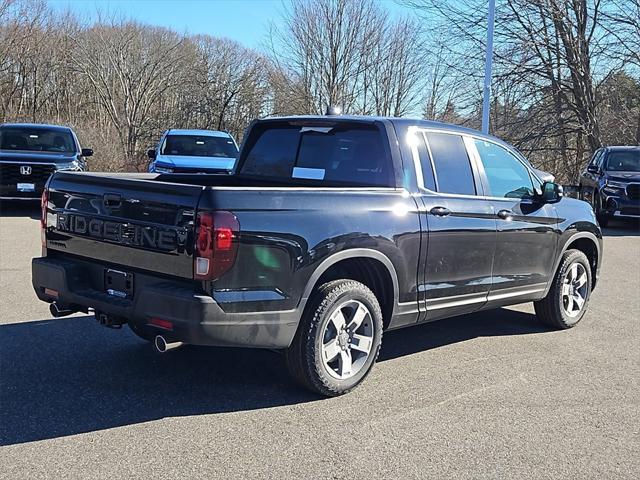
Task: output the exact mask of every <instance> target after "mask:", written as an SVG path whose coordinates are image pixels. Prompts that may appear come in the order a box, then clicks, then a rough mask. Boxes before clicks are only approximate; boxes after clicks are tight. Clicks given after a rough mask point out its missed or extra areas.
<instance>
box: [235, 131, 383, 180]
mask: <svg viewBox="0 0 640 480" xmlns="http://www.w3.org/2000/svg"><path fill="white" fill-rule="evenodd" d="M245 152H246V153H243V156H245V158H244V161H243V162H242V166H241V167H240V172H239V173H240V175H249V176H254V177H255V176H259V177H266V178H274V177H276V178H278V179H291V181H292V182H294V181H295V180H302V181H303V182H312V183H322V184H337V185H353V186H384V187H386V186H394V176H393V168H392V163H391V158H390V156H389V154H388V148H386V146H385V143H384V141H383V136H382V133H381V131H380V130H378V128H376V127H374V126H368V125H367V126H359V125H336V126H326V127H325V126H294V125H289V124H281V125H278V124H275V125H274V124H265V125H264V126H260V125H258V126H257V127H255V128H254V132H252V138H250V139H249V140H248V142H247V147H246V148H245Z"/></svg>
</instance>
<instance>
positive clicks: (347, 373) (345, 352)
mask: <svg viewBox="0 0 640 480" xmlns="http://www.w3.org/2000/svg"><path fill="white" fill-rule="evenodd" d="M373 336H374V329H373V321H372V318H371V312H370V311H369V309H368V308H367V307H366V306H365V305H364V304H363V303H362V302H359V301H357V300H349V301H347V302H345V303H343V304H341V305H340V306H338V307H337V308H336V309H335V310H334V311H333V313H332V314H331V316H330V317H329V320H328V321H327V323H326V324H325V326H324V331H323V335H322V363H323V365H324V367H325V369H326V370H327V372H328V373H329V375H331V376H332V377H334V378H337V379H340V380H344V379H347V378H350V377H353V376H354V375H356V374H357V373H358V372H359V371H360V370H361V369H362V368H363V366H364V365H365V364H366V363H367V359H368V358H369V355H370V354H371V348H372V346H373Z"/></svg>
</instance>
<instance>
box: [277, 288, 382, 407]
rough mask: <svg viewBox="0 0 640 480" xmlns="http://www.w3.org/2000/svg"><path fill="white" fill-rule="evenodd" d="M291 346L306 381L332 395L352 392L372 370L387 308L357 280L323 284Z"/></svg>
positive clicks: (294, 368) (296, 370) (295, 371)
mask: <svg viewBox="0 0 640 480" xmlns="http://www.w3.org/2000/svg"><path fill="white" fill-rule="evenodd" d="M309 302H310V304H309V305H308V308H307V309H306V310H305V313H304V315H303V316H302V319H301V321H300V326H299V328H298V331H297V332H296V336H295V338H294V340H293V342H292V344H291V346H290V347H289V349H288V350H287V353H286V360H287V366H288V368H289V371H290V372H291V375H292V376H293V378H294V379H295V380H296V381H297V382H298V383H300V384H301V385H302V386H304V387H306V388H308V389H310V390H313V391H315V392H318V393H320V394H322V395H326V396H337V395H342V394H344V393H347V392H349V391H351V390H352V389H354V388H355V387H356V386H358V385H359V384H360V383H361V382H362V381H363V380H364V379H365V377H366V376H367V375H368V374H369V372H370V371H371V368H372V367H373V364H374V363H375V361H376V358H377V357H378V352H379V350H380V345H381V343H382V312H381V311H380V305H379V303H378V300H377V298H376V297H375V295H374V294H373V292H372V291H371V290H369V288H367V287H366V286H365V285H363V284H362V283H359V282H356V281H354V280H335V281H332V282H328V283H325V284H324V285H322V286H320V288H318V289H317V290H316V292H315V294H314V295H313V297H312V298H311V299H310V300H309Z"/></svg>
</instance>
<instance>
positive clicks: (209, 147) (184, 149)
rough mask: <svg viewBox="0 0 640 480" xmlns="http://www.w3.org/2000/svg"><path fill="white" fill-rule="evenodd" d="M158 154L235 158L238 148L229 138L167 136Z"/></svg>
mask: <svg viewBox="0 0 640 480" xmlns="http://www.w3.org/2000/svg"><path fill="white" fill-rule="evenodd" d="M160 153H161V154H162V155H177V156H186V157H225V158H236V157H237V156H238V148H237V147H236V144H235V143H233V140H231V138H229V137H211V136H207V135H203V136H197V135H168V136H167V137H166V138H165V140H164V144H163V145H162V149H161V150H160Z"/></svg>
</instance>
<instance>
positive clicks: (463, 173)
mask: <svg viewBox="0 0 640 480" xmlns="http://www.w3.org/2000/svg"><path fill="white" fill-rule="evenodd" d="M427 140H428V141H429V148H430V149H431V154H432V155H433V165H434V167H435V170H436V171H435V174H436V182H437V184H438V191H439V192H442V193H456V194H460V195H475V194H476V185H475V181H474V179H473V171H472V169H471V163H470V161H469V156H468V155H467V148H466V147H465V145H464V140H463V139H462V136H460V135H452V134H448V133H437V132H427Z"/></svg>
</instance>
